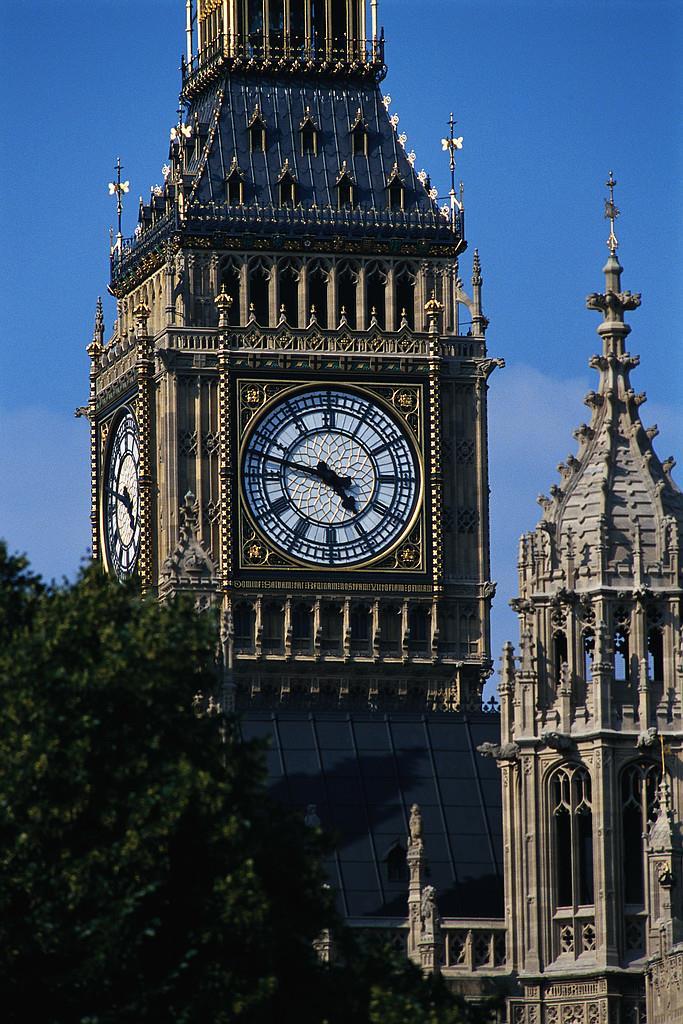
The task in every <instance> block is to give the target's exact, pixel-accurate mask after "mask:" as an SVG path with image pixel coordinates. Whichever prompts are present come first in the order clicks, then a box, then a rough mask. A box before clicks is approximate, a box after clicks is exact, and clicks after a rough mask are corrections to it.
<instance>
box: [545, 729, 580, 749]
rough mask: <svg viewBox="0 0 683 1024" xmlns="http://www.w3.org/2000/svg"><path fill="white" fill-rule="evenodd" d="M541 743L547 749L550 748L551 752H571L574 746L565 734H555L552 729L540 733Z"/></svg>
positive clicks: (572, 741) (569, 737)
mask: <svg viewBox="0 0 683 1024" xmlns="http://www.w3.org/2000/svg"><path fill="white" fill-rule="evenodd" d="M541 741H542V742H543V743H545V745H546V746H547V747H552V749H553V750H560V751H562V750H571V748H572V747H573V746H574V740H573V739H572V738H571V736H569V735H568V734H567V733H565V732H557V731H556V730H554V729H548V730H546V731H545V732H542V733H541Z"/></svg>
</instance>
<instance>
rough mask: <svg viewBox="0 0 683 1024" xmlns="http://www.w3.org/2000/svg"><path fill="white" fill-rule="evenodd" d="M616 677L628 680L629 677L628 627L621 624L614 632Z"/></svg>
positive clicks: (616, 678) (623, 680)
mask: <svg viewBox="0 0 683 1024" xmlns="http://www.w3.org/2000/svg"><path fill="white" fill-rule="evenodd" d="M614 678H615V680H618V681H620V682H627V681H628V678H629V643H628V629H627V628H626V627H625V626H619V627H618V628H617V629H616V630H615V632H614Z"/></svg>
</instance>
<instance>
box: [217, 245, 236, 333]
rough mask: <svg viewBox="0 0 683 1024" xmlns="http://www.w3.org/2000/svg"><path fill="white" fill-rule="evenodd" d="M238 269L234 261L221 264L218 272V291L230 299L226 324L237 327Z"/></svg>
mask: <svg viewBox="0 0 683 1024" xmlns="http://www.w3.org/2000/svg"><path fill="white" fill-rule="evenodd" d="M240 282H241V275H240V267H239V265H238V264H237V262H235V261H234V260H228V261H227V262H225V263H223V264H222V266H221V270H220V289H219V291H224V292H225V294H226V295H229V296H230V298H231V299H232V303H231V304H230V308H229V310H228V323H229V324H231V325H232V326H237V324H239V322H240Z"/></svg>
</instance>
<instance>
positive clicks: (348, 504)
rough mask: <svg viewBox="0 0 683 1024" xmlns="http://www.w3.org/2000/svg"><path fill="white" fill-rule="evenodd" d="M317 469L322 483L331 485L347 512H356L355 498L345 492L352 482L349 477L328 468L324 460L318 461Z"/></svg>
mask: <svg viewBox="0 0 683 1024" xmlns="http://www.w3.org/2000/svg"><path fill="white" fill-rule="evenodd" d="M317 469H318V474H319V476H320V479H321V480H322V481H323V483H325V484H327V485H328V487H331V488H332V490H333V491H334V493H335V494H337V495H338V496H339V497H340V498H341V500H342V508H345V509H346V510H347V511H348V512H357V511H358V509H357V507H356V499H355V498H354V497H353V495H351V494H347V493H346V491H347V489H348V488H349V487H351V485H352V483H353V481H352V480H351V477H349V476H343V477H342V476H338V475H337V473H335V471H334V470H333V469H330V467H329V466H328V465H327V463H326V462H319V463H318V466H317Z"/></svg>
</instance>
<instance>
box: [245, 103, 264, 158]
mask: <svg viewBox="0 0 683 1024" xmlns="http://www.w3.org/2000/svg"><path fill="white" fill-rule="evenodd" d="M249 148H250V150H251V152H252V153H265V151H266V122H265V121H264V119H263V117H262V115H261V108H260V107H259V106H258V105H257V106H256V107H255V108H254V113H253V114H252V115H251V120H250V121H249Z"/></svg>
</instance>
